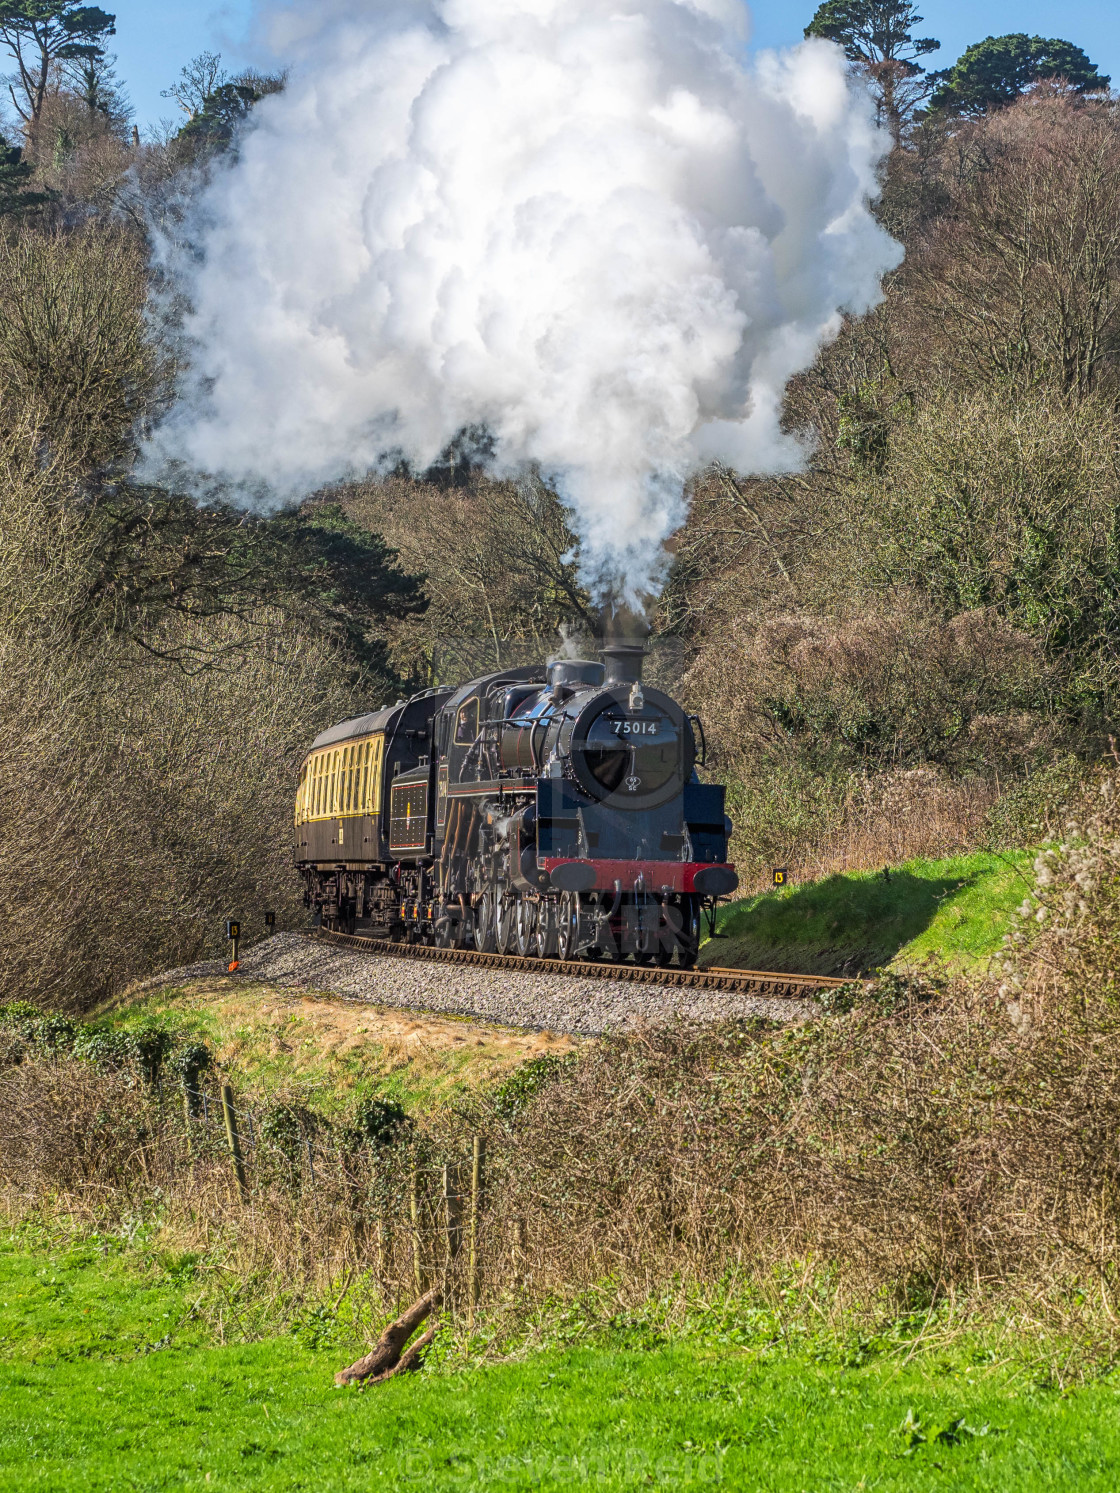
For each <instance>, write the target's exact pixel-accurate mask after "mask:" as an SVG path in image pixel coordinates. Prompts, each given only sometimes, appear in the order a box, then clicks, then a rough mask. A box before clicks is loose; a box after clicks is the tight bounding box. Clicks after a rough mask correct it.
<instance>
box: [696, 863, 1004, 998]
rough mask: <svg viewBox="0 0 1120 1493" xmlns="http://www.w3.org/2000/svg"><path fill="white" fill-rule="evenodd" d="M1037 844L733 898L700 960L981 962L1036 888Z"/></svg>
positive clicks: (787, 966)
mask: <svg viewBox="0 0 1120 1493" xmlns="http://www.w3.org/2000/svg"><path fill="white" fill-rule="evenodd" d="M1032 858H1033V852H1031V851H1025V850H1024V851H1009V852H1007V853H1004V854H997V853H995V852H989V851H977V852H974V853H973V854H971V855H959V856H952V857H950V858H947V859H945V860H913V861H907V862H906V863H905V864H904V865H901V866H892V867H891V868H890V874H889V878H887V877H884V875H883V873H882V872H881V871H859V872H849V873H846V874H844V875H836V876H829V877H826V878H825V879H824V880H823V881H816V882H807V883H805V884H804V885H797V884H796V883H795V884H791V885H789V886H786V887H783V888H781V890H779V891H773V892H766V893H763V894H761V895H759V896H755V897H748V898H745V899H743V900H742V901H739V902H732V903H729V904H728V905H727V906H726V907H725V908H723V909H722V911H721V912H720V915H719V920H718V923H717V931H718V932H719V934H720V935H722V936H721V937H719V938H715V939H712V940H711V941H710V942H708V943H707V944H705V946H704V949H703V951H702V954H701V963H702V964H716V965H720V964H729V965H734V966H737V967H739V968H743V969H778V970H799V971H804V972H806V973H815V974H862V973H865V972H867V971H869V970H873V969H878V968H881V967H884V966H886V965H892V966H894V967H896V968H898V967H903V966H912V965H915V964H920V963H922V962H923V961H925V960H927V959H930V958H933V959H936V960H937V961H938V962H940V963H942V964H943V965H945V967H946V968H948V969H951V970H952V969H974V968H977V967H978V966H982V965H984V964H985V963H986V962H987V960H988V959H990V958H991V956H992V955H993V954H994V953H995V952H996V951H997V949H998V948H999V945H1000V940H1001V939H1002V937H1003V935H1004V933H1005V932H1006V931H1007V928H1008V920H1009V918H1010V916H1011V912H1012V910H1013V909H1014V908H1015V907H1016V906H1017V905H1018V904H1019V903H1020V902H1021V901H1022V900H1023V897H1024V895H1025V893H1026V892H1027V890H1028V888H1029V878H1030V874H1031V873H1030V868H1031V860H1032Z"/></svg>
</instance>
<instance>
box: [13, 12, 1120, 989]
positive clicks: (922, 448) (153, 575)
mask: <svg viewBox="0 0 1120 1493" xmlns="http://www.w3.org/2000/svg"><path fill="white" fill-rule="evenodd" d="M114 24H115V23H114V18H113V17H112V16H110V15H108V14H107V13H105V12H103V11H100V10H98V9H97V8H96V7H79V6H75V5H74V4H73V3H72V0H51V3H47V0H3V3H0V53H2V54H3V60H4V62H5V64H6V65H7V66H8V67H9V69H10V87H9V90H8V93H9V105H10V107H9V110H8V113H9V116H10V117H9V125H8V127H7V131H8V143H7V145H5V146H4V147H3V151H2V153H0V505H2V516H0V677H2V678H3V680H4V686H5V688H4V695H5V703H6V708H5V710H4V712H3V717H2V719H0V885H2V886H3V889H4V891H3V917H2V919H0V982H2V983H3V985H4V986H5V988H15V989H20V990H22V991H24V992H26V993H27V994H28V995H29V996H30V997H32V998H34V999H36V1000H38V1001H42V1002H46V1003H48V1004H61V1005H67V1006H70V1007H83V1006H86V1005H89V1004H90V1003H92V1002H95V1001H97V1000H99V999H101V998H103V997H104V996H105V995H106V994H108V993H110V992H111V991H112V990H113V989H114V988H118V987H119V986H121V985H123V984H125V983H127V981H128V980H129V979H131V978H134V977H135V976H136V975H138V974H140V973H143V972H146V971H148V970H150V969H152V968H160V967H167V966H172V965H176V964H181V963H185V962H187V961H188V960H190V959H193V958H197V957H199V956H200V955H201V954H202V953H204V952H214V951H216V949H217V946H218V941H219V939H220V932H221V920H222V919H223V918H224V917H225V916H226V915H227V914H228V913H229V912H230V911H231V910H232V911H235V912H237V913H239V914H240V915H241V916H243V917H244V918H245V919H246V920H247V921H250V922H251V921H252V920H253V919H254V918H256V916H257V914H258V913H259V912H260V911H263V909H264V908H265V907H266V906H267V907H273V908H275V910H276V912H277V914H278V920H279V924H280V926H287V927H297V926H302V919H303V909H302V906H301V904H300V902H299V900H298V898H297V895H296V888H295V885H294V880H293V877H292V875H291V872H290V868H289V865H288V845H287V841H288V825H289V816H290V812H291V798H292V784H293V783H294V781H295V775H296V771H297V768H298V762H299V760H300V757H301V755H302V753H303V751H304V750H305V749H306V746H307V743H308V742H309V741H310V739H311V738H312V737H313V736H314V734H315V733H316V732H317V731H319V730H320V729H322V728H323V727H324V726H325V725H327V724H328V723H330V722H331V721H333V720H336V719H339V718H341V717H343V716H345V715H347V714H350V713H355V712H356V711H358V710H365V709H370V708H373V707H375V706H377V705H379V704H381V703H384V702H386V701H392V700H394V699H396V698H398V696H399V695H400V694H401V693H403V692H405V691H407V690H408V689H409V688H417V687H425V686H428V685H430V684H432V683H435V682H444V681H447V680H454V679H457V678H460V677H464V676H466V675H468V674H469V673H471V672H476V671H479V670H482V669H484V668H488V667H496V666H499V665H502V664H504V663H507V662H511V661H520V660H523V659H525V658H529V657H539V656H541V655H542V654H548V653H551V652H553V651H555V650H556V648H557V647H558V646H559V644H560V640H561V638H562V637H567V638H569V639H574V640H575V641H577V642H579V641H580V640H583V641H584V643H587V641H588V640H589V638H590V637H591V635H592V634H593V633H594V631H595V628H596V626H597V624H598V619H597V617H596V615H595V612H594V609H593V607H592V605H591V602H590V599H589V597H588V595H587V593H586V591H585V590H584V588H583V587H582V586H581V583H580V579H579V565H578V553H577V552H576V549H575V540H574V536H573V534H572V531H571V528H570V524H569V518H568V515H567V514H566V512H565V510H564V508H563V506H562V504H561V503H560V501H559V499H558V498H557V496H556V494H555V493H554V492H553V491H551V490H550V488H549V487H548V486H547V484H546V483H545V482H544V481H542V480H541V478H540V477H539V475H536V474H533V473H527V474H526V475H525V476H524V477H523V478H521V479H519V480H517V481H505V482H497V481H493V480H491V479H489V478H488V477H487V476H486V475H485V474H484V473H483V472H481V471H480V470H479V469H478V467H477V466H476V465H475V464H474V463H473V462H472V461H471V460H470V456H469V451H468V449H467V447H466V446H464V447H463V449H462V450H460V449H458V448H452V449H451V450H449V451H448V452H447V453H446V454H445V457H444V459H442V460H441V462H440V463H438V464H437V465H436V467H434V468H433V469H432V470H430V471H427V472H424V473H417V472H410V471H408V470H404V469H402V470H400V471H399V472H398V473H397V474H396V475H395V476H393V477H392V478H391V479H389V480H387V481H384V482H381V483H377V484H372V483H371V484H350V485H347V486H343V487H339V488H334V489H331V490H330V491H326V492H319V493H313V494H308V495H307V497H306V499H305V500H304V501H303V502H302V503H300V504H298V505H295V506H290V507H287V508H283V509H280V510H272V511H267V512H261V511H250V510H246V509H244V508H242V507H239V506H238V505H237V504H236V503H233V502H228V503H227V502H223V501H215V502H213V503H211V504H209V505H199V504H196V503H194V502H192V501H191V500H190V499H189V498H187V497H186V496H184V495H182V494H180V493H176V492H174V491H171V490H164V489H157V488H154V487H151V486H147V485H144V484H142V483H140V482H138V481H137V480H135V478H134V473H133V468H134V462H135V455H136V450H137V443H138V440H139V438H140V436H141V435H142V433H143V432H144V430H145V429H146V428H147V427H148V426H149V424H150V423H151V422H152V421H153V420H154V419H155V418H156V417H157V416H158V415H159V413H160V412H161V411H163V410H165V409H166V408H167V407H168V404H169V403H170V401H172V400H173V399H174V395H175V379H176V351H175V343H174V339H173V338H172V337H170V336H169V335H167V334H166V329H165V328H164V327H163V326H162V325H161V324H160V323H159V321H158V320H157V319H156V318H154V317H153V316H152V315H151V314H150V312H149V311H148V309H147V308H148V306H149V297H150V292H151V289H152V285H153V277H154V276H155V274H156V271H155V269H154V268H153V265H152V262H151V258H150V247H151V233H152V226H153V224H166V223H168V222H173V221H174V218H175V214H176V212H177V211H179V204H181V202H182V200H183V198H184V195H189V194H190V193H191V192H193V191H196V190H198V187H199V185H200V183H202V182H204V181H205V180H206V178H207V175H208V173H210V172H213V171H216V170H220V169H221V167H222V163H223V160H224V159H225V158H226V156H227V153H228V152H230V151H236V149H237V141H238V136H239V132H240V131H242V130H243V129H246V128H251V125H252V111H253V108H254V106H255V104H256V103H257V102H258V101H259V100H260V99H261V98H262V97H264V96H265V95H266V94H267V93H269V92H271V91H274V90H276V89H280V88H282V87H283V86H284V79H283V77H281V76H276V77H266V76H262V75H259V74H254V73H246V74H243V75H240V76H229V75H227V73H226V72H225V71H224V70H223V68H222V63H221V59H220V58H219V57H217V56H215V55H213V54H204V55H202V56H201V57H198V58H195V59H193V60H192V61H191V62H189V63H187V64H186V65H185V66H184V67H183V68H182V70H181V73H180V75H179V77H178V78H177V79H176V80H175V81H174V82H173V83H172V84H171V85H170V86H169V88H168V90H167V97H168V108H169V112H170V113H171V114H173V115H174V116H175V117H174V118H173V119H171V120H169V121H168V122H166V123H165V125H164V126H163V127H162V128H160V129H158V130H156V131H154V132H153V131H149V132H148V133H147V134H146V135H145V136H144V137H143V138H141V136H140V135H139V133H138V131H137V130H136V129H135V128H134V126H133V124H132V119H131V111H130V107H129V104H128V101H127V97H126V94H125V91H124V88H123V85H122V84H121V83H120V81H119V80H118V79H117V78H116V75H115V72H114V67H113V58H112V56H111V54H110V51H109V48H110V45H111V40H112V36H113V34H114ZM920 24H921V17H920V16H918V15H917V14H916V9H915V7H914V6H913V5H911V4H903V3H895V0H892V3H887V4H882V3H880V4H864V3H854V0H853V3H850V4H849V3H844V0H829V3H827V4H825V5H822V6H821V7H820V8H819V10H818V11H817V12H816V14H815V15H814V16H813V17H811V18H810V19H809V23H808V27H807V30H808V32H809V33H812V34H816V35H821V36H825V37H829V38H831V39H833V40H837V41H839V42H840V44H841V45H843V47H844V49H845V51H846V54H847V56H848V58H849V62H850V65H851V67H852V69H853V72H855V73H856V74H858V75H860V77H861V79H862V80H863V81H864V82H865V83H866V85H867V86H869V87H870V88H871V90H872V94H873V96H874V98H875V100H876V105H877V108H878V110H879V114H880V120H881V122H882V123H883V124H884V126H885V127H886V128H887V129H889V131H890V133H891V136H892V137H893V140H894V147H893V150H892V151H891V153H890V155H889V158H888V159H887V160H886V162H885V164H884V167H883V173H882V190H881V196H880V197H879V199H878V202H877V204H876V207H875V210H876V212H877V213H878V215H879V217H880V219H881V221H882V222H883V224H884V225H885V226H886V227H887V228H888V229H889V231H890V232H891V233H892V234H893V235H894V236H895V237H896V238H898V239H899V240H900V241H901V242H902V243H903V244H904V245H905V248H906V256H905V260H904V261H903V263H902V266H901V267H900V268H899V269H898V270H897V271H896V272H894V273H893V274H892V276H891V277H890V278H889V280H888V281H887V283H886V284H885V286H884V298H883V301H882V303H881V305H880V306H879V307H878V308H877V309H876V310H875V311H873V312H872V313H870V314H869V315H867V316H864V317H861V318H848V320H847V321H846V322H845V324H844V326H843V329H842V331H841V333H840V335H839V337H838V338H837V339H836V341H835V342H834V343H832V344H831V345H830V346H828V347H826V348H825V349H824V350H823V351H822V353H821V355H820V356H819V358H818V359H817V361H816V363H815V364H814V366H813V367H812V368H811V369H810V370H809V371H808V372H806V373H805V374H804V375H802V376H800V377H799V378H798V379H797V380H796V381H795V382H794V384H793V385H791V387H790V389H789V391H788V398H787V405H786V412H785V420H786V424H787V427H788V428H789V429H790V430H791V431H794V432H796V433H798V434H799V435H800V436H801V437H802V438H803V440H804V443H805V447H806V452H807V460H806V465H805V469H804V471H802V472H801V473H799V474H797V475H796V476H793V477H785V478H781V479H765V478H750V477H743V476H740V475H737V474H734V473H732V472H730V471H725V470H722V469H712V470H709V471H707V472H705V473H703V474H702V475H701V476H699V477H698V478H697V479H695V481H694V483H693V484H692V493H691V500H692V501H691V510H690V515H689V518H688V521H687V523H686V524H685V526H684V528H683V529H682V530H681V531H680V532H679V533H678V534H677V535H676V536H675V538H674V540H673V541H672V547H673V551H674V564H673V567H672V570H671V573H670V578H669V582H668V585H667V587H666V589H665V591H664V593H663V595H662V596H661V597H660V598H659V599H658V600H657V602H656V604H655V605H654V607H653V609H652V611H651V623H652V634H651V664H650V668H651V672H652V673H653V674H654V675H655V676H656V677H657V678H658V679H660V680H662V681H665V682H667V683H668V684H670V685H671V686H672V687H673V688H674V689H675V690H677V691H679V693H680V694H681V696H682V697H683V699H684V700H685V701H686V702H687V704H688V706H689V708H690V709H694V710H697V711H698V712H699V713H700V714H701V715H702V717H703V720H704V723H705V727H706V730H707V736H708V741H709V746H710V753H709V763H708V768H707V772H708V775H709V776H710V777H712V778H713V779H715V780H722V781H725V782H726V783H727V784H728V787H729V807H730V811H731V813H732V817H733V819H734V821H735V824H736V836H735V840H734V845H733V851H734V855H735V859H736V861H737V863H738V864H739V866H740V869H741V874H742V876H743V880H744V883H745V885H746V886H748V887H750V886H751V885H753V884H756V883H757V882H758V881H759V879H760V878H761V877H763V876H764V874H765V873H766V872H767V870H768V868H769V867H770V866H771V865H774V864H780V865H788V866H791V867H795V868H797V869H798V871H799V872H800V873H802V874H805V875H808V874H814V873H820V872H823V871H827V870H830V869H843V868H845V867H860V866H874V865H878V864H881V863H884V862H890V861H896V860H899V859H903V858H905V857H906V856H908V855H914V854H945V853H949V852H952V851H955V850H958V849H967V848H971V847H975V846H981V845H995V846H999V845H1010V844H1022V843H1030V842H1032V841H1034V840H1037V839H1038V837H1039V836H1040V835H1041V834H1042V832H1043V831H1044V829H1045V828H1046V827H1047V826H1048V825H1050V824H1051V823H1052V822H1053V820H1054V816H1055V815H1059V814H1060V812H1061V806H1062V805H1063V804H1064V803H1065V802H1067V801H1068V800H1069V799H1070V797H1071V795H1073V794H1075V793H1076V792H1077V791H1078V786H1079V784H1082V783H1083V782H1084V781H1086V780H1087V778H1088V777H1089V776H1091V775H1092V773H1093V771H1094V770H1095V767H1096V764H1098V763H1099V762H1100V761H1101V760H1102V757H1103V756H1104V755H1105V754H1107V752H1108V751H1109V744H1110V741H1111V739H1112V737H1113V735H1114V733H1115V731H1116V719H1117V715H1118V712H1120V662H1118V655H1117V646H1116V640H1117V635H1118V630H1120V530H1118V514H1120V507H1118V503H1120V488H1118V482H1120V413H1118V409H1120V404H1118V397H1120V113H1118V111H1117V106H1116V103H1115V101H1114V99H1113V96H1112V95H1111V94H1110V93H1109V91H1108V81H1109V80H1108V79H1107V78H1106V77H1104V76H1103V75H1102V74H1100V73H1099V71H1098V70H1097V68H1096V67H1095V66H1094V64H1093V63H1092V62H1091V61H1090V60H1089V59H1088V58H1087V57H1086V55H1085V54H1084V52H1082V51H1081V50H1080V49H1079V48H1077V47H1076V46H1074V45H1073V44H1072V43H1069V42H1061V41H1058V40H1047V39H1044V38H1039V37H1028V36H1026V35H1022V36H1008V37H1002V38H990V37H989V38H987V39H986V40H984V41H982V42H978V43H977V44H976V45H975V46H973V47H971V48H969V49H968V50H967V51H966V52H965V54H964V55H963V56H962V58H961V59H959V60H958V61H957V63H956V64H954V65H953V66H952V67H948V68H946V69H944V70H943V71H942V72H939V73H935V72H932V71H930V70H929V69H928V67H927V66H926V65H927V64H928V63H929V61H930V57H931V54H932V53H933V52H934V51H935V50H936V48H937V44H936V42H935V41H933V40H932V39H930V38H925V39H922V38H920V37H918V36H917V34H916V28H917V27H918V26H919V25H920Z"/></svg>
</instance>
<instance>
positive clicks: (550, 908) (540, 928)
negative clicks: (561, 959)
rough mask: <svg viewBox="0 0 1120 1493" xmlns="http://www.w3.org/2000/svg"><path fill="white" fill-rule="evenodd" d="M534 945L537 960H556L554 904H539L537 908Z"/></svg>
mask: <svg viewBox="0 0 1120 1493" xmlns="http://www.w3.org/2000/svg"><path fill="white" fill-rule="evenodd" d="M536 945H537V958H538V959H555V958H556V949H557V938H556V903H555V902H541V903H539V904H538V906H537V938H536Z"/></svg>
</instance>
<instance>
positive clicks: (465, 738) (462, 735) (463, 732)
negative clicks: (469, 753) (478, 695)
mask: <svg viewBox="0 0 1120 1493" xmlns="http://www.w3.org/2000/svg"><path fill="white" fill-rule="evenodd" d="M477 735H478V701H477V700H468V701H467V703H466V704H465V705H461V706H460V707H459V714H458V716H457V717H456V719H455V741H456V743H457V744H458V745H460V746H469V745H470V744H471V742H472V741H474V739H475V737H476V736H477Z"/></svg>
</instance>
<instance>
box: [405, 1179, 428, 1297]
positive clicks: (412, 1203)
mask: <svg viewBox="0 0 1120 1493" xmlns="http://www.w3.org/2000/svg"><path fill="white" fill-rule="evenodd" d="M408 1211H409V1214H410V1216H411V1218H412V1274H413V1278H414V1280H415V1282H416V1294H417V1296H423V1294H424V1267H423V1265H422V1264H421V1261H420V1173H419V1171H418V1169H417V1168H416V1167H413V1169H412V1176H411V1178H410V1180H409V1188H408Z"/></svg>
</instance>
